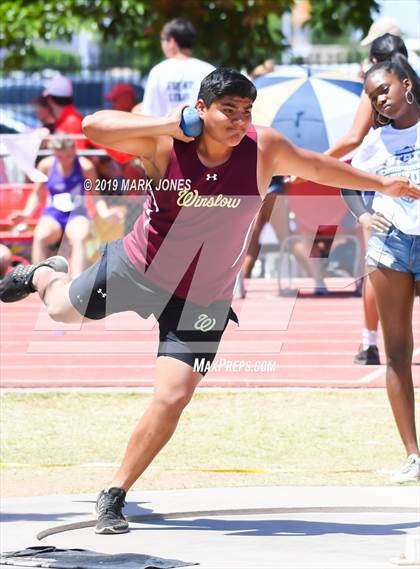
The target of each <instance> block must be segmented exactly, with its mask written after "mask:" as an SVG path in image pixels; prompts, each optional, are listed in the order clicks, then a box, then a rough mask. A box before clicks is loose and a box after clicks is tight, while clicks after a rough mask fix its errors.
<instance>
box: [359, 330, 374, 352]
mask: <svg viewBox="0 0 420 569" xmlns="http://www.w3.org/2000/svg"><path fill="white" fill-rule="evenodd" d="M377 343H378V331H377V330H368V329H367V328H363V334H362V345H363V349H364V350H367V349H368V348H369V346H376V345H377Z"/></svg>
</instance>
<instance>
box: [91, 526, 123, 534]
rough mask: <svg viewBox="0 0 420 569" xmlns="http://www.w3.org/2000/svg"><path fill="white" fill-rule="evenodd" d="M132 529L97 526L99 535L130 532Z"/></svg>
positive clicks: (96, 529) (96, 531) (96, 530)
mask: <svg viewBox="0 0 420 569" xmlns="http://www.w3.org/2000/svg"><path fill="white" fill-rule="evenodd" d="M129 531H130V529H129V528H128V527H126V528H114V527H112V526H109V527H104V528H101V529H98V528H95V533H97V534H99V535H116V534H118V533H128V532H129Z"/></svg>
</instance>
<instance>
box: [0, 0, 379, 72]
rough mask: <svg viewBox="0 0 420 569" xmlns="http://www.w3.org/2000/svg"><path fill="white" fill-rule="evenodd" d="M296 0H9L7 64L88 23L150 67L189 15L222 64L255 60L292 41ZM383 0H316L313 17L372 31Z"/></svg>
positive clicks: (4, 29)
mask: <svg viewBox="0 0 420 569" xmlns="http://www.w3.org/2000/svg"><path fill="white" fill-rule="evenodd" d="M293 4H294V0H185V1H183V2H181V3H177V2H174V1H173V0H142V1H139V0H58V1H57V0H55V1H52V0H44V1H41V0H3V1H2V3H1V4H0V22H2V24H1V28H0V40H1V45H2V46H3V47H5V48H6V55H5V58H4V61H3V64H4V66H5V67H6V68H7V69H18V68H21V66H22V63H23V61H24V59H25V58H26V57H27V56H28V55H29V54H32V55H33V54H35V53H36V48H35V46H36V43H37V42H38V41H39V40H43V41H46V42H49V41H52V40H55V39H69V38H70V37H71V35H72V33H73V32H75V31H78V30H80V29H81V28H84V29H88V30H91V31H92V32H93V33H94V34H95V36H96V37H97V38H98V40H99V41H101V42H103V43H105V44H108V45H114V46H115V49H116V50H125V51H127V50H132V51H133V53H135V58H134V60H135V62H136V64H137V66H138V67H139V68H140V70H142V71H146V70H147V69H148V68H150V66H151V65H153V64H154V63H156V62H157V61H158V60H160V59H161V58H162V54H161V51H160V45H159V32H160V30H161V28H162V26H163V24H164V23H165V22H167V21H168V20H170V19H172V18H174V17H177V16H184V17H186V18H188V19H190V20H191V21H192V22H193V24H194V25H195V26H196V28H197V30H198V33H199V46H198V48H197V50H196V53H197V55H198V56H201V57H203V58H205V59H207V60H209V61H211V62H213V63H215V64H217V65H229V66H233V67H236V68H242V67H246V68H248V69H250V68H252V67H254V66H255V65H257V64H258V63H260V62H262V61H263V60H264V59H266V58H274V59H278V58H279V55H280V53H281V51H282V50H283V49H284V47H285V44H284V38H283V35H282V33H281V16H282V15H283V13H284V12H285V11H287V10H290V8H291V7H292V6H293ZM376 8H377V0H346V1H345V2H343V1H342V0H312V16H311V20H310V22H309V25H310V26H311V27H312V28H314V29H315V30H318V31H320V32H328V33H331V32H332V33H339V32H340V31H341V27H342V23H343V22H345V23H346V25H348V24H351V25H354V26H355V27H356V28H361V29H362V30H363V31H364V32H366V31H367V29H368V27H369V25H370V24H371V18H370V15H369V14H370V11H371V10H372V9H373V10H374V9H376Z"/></svg>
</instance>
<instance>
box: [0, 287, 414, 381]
mask: <svg viewBox="0 0 420 569" xmlns="http://www.w3.org/2000/svg"><path fill="white" fill-rule="evenodd" d="M248 286H249V291H248V295H247V298H246V300H244V301H242V300H239V301H235V302H234V308H235V310H236V311H237V313H238V315H239V318H240V322H241V325H240V327H239V328H238V327H237V326H236V325H235V324H234V323H232V322H231V323H230V324H229V327H228V329H227V331H226V333H225V335H224V337H223V340H222V343H221V345H220V349H219V352H218V355H217V357H216V360H215V363H216V364H217V366H218V369H214V370H211V371H210V372H209V373H208V375H207V376H206V377H205V379H204V380H203V381H202V384H201V385H202V387H229V388H233V387H241V388H244V387H353V388H354V387H383V386H384V385H385V381H384V379H385V378H384V375H385V367H384V366H357V365H354V364H353V363H352V359H353V355H354V353H355V351H357V348H358V345H359V341H360V335H361V328H362V301H361V299H360V298H355V297H328V298H323V297H322V298H313V297H309V296H306V297H298V298H284V297H278V296H277V290H276V283H275V282H274V281H267V280H253V281H250V282H249V285H248ZM0 311H1V313H0V314H1V322H0V324H1V326H0V333H1V343H2V350H1V360H0V364H1V380H0V385H1V387H3V388H25V389H27V388H63V387H151V386H152V384H153V377H154V362H155V354H156V349H157V337H158V335H157V326H156V325H155V323H154V322H152V321H151V319H149V320H147V321H144V320H141V319H140V318H139V317H138V316H137V315H135V314H134V313H124V314H119V315H114V316H112V317H110V318H108V319H107V320H102V321H98V322H94V323H89V324H84V325H83V326H82V328H81V329H74V326H66V325H59V324H57V323H55V322H53V321H51V320H50V319H49V317H48V316H47V314H46V313H45V309H44V308H43V306H42V305H41V303H40V301H39V300H38V299H37V297H36V296H35V295H33V296H31V297H29V298H27V299H25V300H24V301H23V302H20V303H17V304H1V305H0ZM419 323H420V320H419V303H418V300H417V301H416V306H415V310H414V320H413V327H414V331H415V349H414V363H415V365H413V377H414V381H415V385H416V386H417V387H420V327H419ZM380 349H381V357H382V361H384V353H383V347H382V341H381V342H380Z"/></svg>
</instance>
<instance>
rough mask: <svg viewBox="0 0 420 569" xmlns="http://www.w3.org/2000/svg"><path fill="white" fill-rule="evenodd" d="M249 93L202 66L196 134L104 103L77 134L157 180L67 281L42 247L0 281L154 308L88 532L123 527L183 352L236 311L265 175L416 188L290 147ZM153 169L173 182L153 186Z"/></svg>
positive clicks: (61, 312)
mask: <svg viewBox="0 0 420 569" xmlns="http://www.w3.org/2000/svg"><path fill="white" fill-rule="evenodd" d="M256 95H257V93H256V89H255V87H254V85H253V84H252V83H251V82H250V81H249V80H248V79H247V78H246V77H244V76H243V75H241V74H240V73H238V72H237V71H233V70H230V69H223V68H222V69H216V70H215V71H213V72H212V73H210V74H209V75H208V76H207V77H205V78H204V79H203V81H202V83H201V88H200V92H199V96H198V101H197V104H196V108H197V110H198V112H199V114H200V117H201V119H202V120H203V131H202V134H201V135H200V136H198V138H197V139H193V138H191V137H188V136H185V135H184V133H183V131H182V130H181V128H180V126H179V125H180V120H181V111H182V109H181V108H180V109H178V110H176V111H175V112H173V113H172V114H171V115H170V116H169V117H165V118H161V117H150V116H149V117H146V116H139V115H134V114H130V113H125V112H121V111H112V110H109V111H99V112H97V113H94V114H93V115H90V116H88V117H86V118H85V119H84V121H83V129H84V132H85V134H86V136H87V137H88V138H89V139H90V140H92V141H93V142H94V143H97V144H101V145H103V146H106V147H107V148H113V149H115V150H119V151H122V152H128V153H131V154H134V155H137V156H140V157H141V159H142V161H143V163H144V165H145V167H146V171H147V174H148V176H149V177H150V178H152V179H153V181H154V184H155V188H156V189H154V190H153V191H151V192H150V193H149V195H148V199H147V200H146V203H145V206H144V210H143V213H142V214H141V215H140V216H139V218H138V220H137V222H136V224H135V226H134V229H133V231H132V232H131V233H130V234H129V235H127V236H126V237H125V238H123V239H122V240H121V239H120V240H117V241H113V242H110V243H108V244H107V245H106V246H105V248H104V250H103V253H102V257H101V259H100V260H99V261H98V262H97V263H96V264H95V265H93V266H92V267H90V268H89V269H87V270H86V271H84V272H83V273H82V274H81V275H80V276H78V277H77V278H76V279H74V280H73V281H71V282H70V283H68V282H66V279H65V277H64V276H63V275H60V274H59V273H60V272H61V273H64V272H66V271H67V264H66V261H65V259H63V258H62V257H53V258H51V259H49V260H47V261H45V262H43V263H39V264H38V265H35V266H30V267H18V268H17V269H15V270H14V271H12V272H11V273H10V274H9V275H8V276H7V277H6V278H5V279H3V281H2V282H1V284H0V298H1V299H2V300H3V301H5V302H13V301H16V300H20V299H21V298H24V297H25V296H27V295H28V294H29V293H31V292H37V293H38V294H39V296H40V298H41V299H42V300H43V302H44V303H45V306H46V308H47V310H48V313H49V315H50V316H51V317H52V318H53V319H54V320H57V321H60V322H80V320H81V319H82V318H83V317H85V318H86V319H93V320H96V319H100V318H104V317H105V316H107V315H108V314H112V313H115V312H123V311H127V310H134V311H136V312H137V313H138V314H139V315H140V316H142V317H144V318H145V317H148V316H149V315H150V314H154V315H155V317H156V318H157V320H158V322H159V349H158V354H157V355H158V357H157V360H156V382H155V389H154V394H153V399H152V401H151V403H150V405H149V407H148V409H147V410H146V412H145V413H144V415H143V416H142V417H141V419H140V420H139V422H138V424H137V426H136V427H135V429H134V431H133V433H132V435H131V437H130V440H129V442H128V446H127V450H126V453H125V456H124V458H123V461H122V464H121V466H120V467H119V468H118V470H117V472H116V474H115V476H114V478H113V479H112V480H111V481H110V483H109V484H108V485H107V486H106V487H105V489H104V490H102V491H101V492H100V494H99V496H98V500H97V503H96V509H97V513H98V521H97V525H96V532H97V533H103V534H112V533H123V532H126V531H128V523H127V521H126V520H125V518H124V516H123V513H122V509H123V506H124V500H125V496H126V492H127V491H128V489H129V488H130V487H131V486H132V485H133V484H134V482H135V481H136V480H137V479H138V478H139V477H140V475H141V474H142V473H143V472H144V470H145V469H146V468H147V466H148V465H149V464H150V463H151V462H152V460H153V459H154V457H155V456H156V455H157V453H158V452H159V451H160V450H161V449H162V448H163V446H164V445H165V444H166V443H167V442H168V441H169V439H170V438H171V436H172V434H173V432H174V431H175V428H176V426H177V423H178V421H179V418H180V416H181V414H182V411H183V409H184V408H185V406H186V405H187V404H188V402H189V401H190V399H191V397H192V395H193V393H194V390H195V388H196V386H197V384H198V383H199V381H200V380H201V378H202V377H203V373H200V372H198V371H195V370H194V362H195V361H196V360H197V359H199V360H200V361H201V360H202V359H203V358H205V360H206V361H207V362H211V361H213V359H214V357H215V354H216V351H217V347H218V344H219V342H220V339H221V336H222V334H223V331H224V329H225V327H226V325H227V322H228V320H229V319H232V320H234V321H237V319H236V315H235V313H234V312H233V311H232V310H231V308H230V305H231V300H232V294H233V289H234V286H235V280H236V277H237V275H238V273H239V271H240V268H241V266H242V264H243V259H244V256H245V254H246V251H247V245H248V241H249V237H250V235H251V230H252V225H253V221H254V218H255V216H256V214H257V212H258V210H259V208H260V205H261V202H262V199H263V198H264V196H265V193H266V191H267V187H268V186H269V183H270V180H271V179H272V177H273V176H284V175H297V176H300V177H302V178H305V179H307V180H313V181H314V182H319V183H321V184H327V185H331V186H333V187H341V188H352V189H360V190H365V189H366V190H367V189H369V190H375V191H377V192H383V193H385V194H387V195H389V196H395V197H399V196H406V197H407V198H412V199H418V198H419V197H420V187H419V186H417V185H415V184H413V183H412V182H410V181H409V180H408V179H405V178H401V177H400V178H396V177H387V178H384V177H381V176H376V175H372V174H367V173H365V172H361V171H359V170H356V169H354V168H352V167H350V166H348V165H347V164H344V163H340V162H339V161H337V160H335V159H333V158H329V157H327V156H324V155H322V154H317V153H314V152H309V151H306V150H302V149H300V148H296V147H295V146H293V145H292V144H291V143H290V142H288V141H287V140H286V139H285V138H284V137H283V136H281V135H280V134H279V133H278V132H276V131H275V130H273V129H271V128H263V127H258V126H253V125H252V124H251V110H252V104H253V101H254V100H255V98H256ZM162 179H167V180H169V181H172V182H173V181H174V180H175V181H177V182H176V183H175V184H173V183H169V184H166V185H165V187H170V188H172V190H167V191H164V190H163V189H162V188H163V186H164V185H162V184H161V185H160V186H159V183H160V181H161V180H162ZM159 187H160V190H157V188H159Z"/></svg>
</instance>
